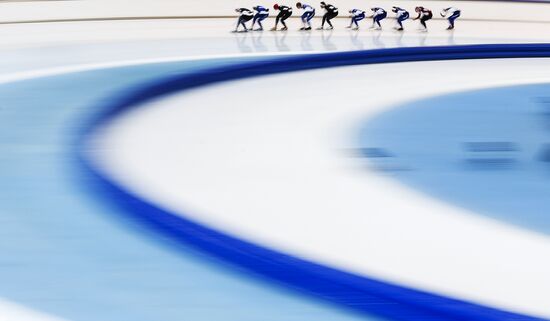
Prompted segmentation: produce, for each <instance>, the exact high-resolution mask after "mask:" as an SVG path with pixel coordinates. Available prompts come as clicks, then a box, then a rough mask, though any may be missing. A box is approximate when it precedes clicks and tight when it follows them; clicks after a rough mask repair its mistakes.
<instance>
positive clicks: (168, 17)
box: [0, 0, 550, 25]
mask: <svg viewBox="0 0 550 321" xmlns="http://www.w3.org/2000/svg"><path fill="white" fill-rule="evenodd" d="M465 1H467V0H465ZM483 1H487V2H501V1H499V0H494V1H489V0H483ZM527 3H540V2H531V1H529V2H527ZM542 3H544V2H542ZM548 5H550V2H549V3H548ZM320 17H321V15H316V16H315V17H314V19H320ZM269 18H270V19H274V16H270V17H269ZM299 18H300V17H299V16H292V17H290V19H294V20H298V19H299ZM197 19H235V20H236V19H237V16H235V15H224V16H135V17H97V18H70V19H44V20H19V21H1V22H0V25H17V24H32V23H71V22H94V21H96V22H100V21H133V20H197ZM335 19H339V20H340V19H350V18H349V17H348V16H338V17H336V18H335ZM386 19H390V20H395V17H387V18H386ZM432 20H446V19H445V18H440V17H438V16H437V15H434V17H433V18H432ZM460 20H463V21H476V22H499V23H503V22H509V23H550V19H549V20H527V19H476V18H464V17H460Z"/></svg>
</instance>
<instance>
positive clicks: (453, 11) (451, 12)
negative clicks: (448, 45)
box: [441, 7, 460, 30]
mask: <svg viewBox="0 0 550 321" xmlns="http://www.w3.org/2000/svg"><path fill="white" fill-rule="evenodd" d="M441 16H442V17H443V18H445V17H447V21H449V27H448V28H447V30H453V29H454V28H455V20H456V19H457V18H458V17H460V10H458V9H457V8H455V7H449V8H445V9H443V10H441Z"/></svg>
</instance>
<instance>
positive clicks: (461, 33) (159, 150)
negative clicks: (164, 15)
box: [0, 19, 550, 321]
mask: <svg viewBox="0 0 550 321" xmlns="http://www.w3.org/2000/svg"><path fill="white" fill-rule="evenodd" d="M233 23H234V21H233V20H228V19H210V20H208V19H196V20H177V19H165V20H154V21H147V20H128V21H108V22H107V21H94V22H63V23H31V24H13V25H3V26H2V29H1V31H0V36H2V39H3V42H2V44H1V45H0V49H1V51H0V58H1V59H0V66H1V68H0V70H1V72H0V83H1V84H2V86H1V87H0V93H1V96H2V97H3V101H4V102H3V106H2V107H0V114H1V115H2V119H1V121H2V123H3V124H2V127H1V130H2V132H3V136H2V137H3V138H2V140H1V141H0V148H2V158H1V162H2V167H1V170H0V176H1V177H2V179H1V180H0V181H1V182H2V185H3V188H2V190H3V193H2V194H3V195H2V202H1V205H0V206H1V207H0V211H1V212H2V213H3V215H2V225H1V227H0V231H1V232H0V237H1V239H2V241H1V242H0V253H1V257H2V258H3V264H2V267H1V269H2V270H1V272H2V273H0V279H1V280H0V283H1V284H2V286H0V296H1V297H3V298H5V300H6V302H8V301H11V302H9V303H5V304H4V303H2V305H0V308H1V309H2V310H3V311H4V312H5V313H3V314H2V316H0V319H2V317H4V318H6V316H7V319H6V320H8V319H9V320H48V318H49V316H44V315H42V314H41V313H47V314H49V315H52V316H55V318H60V319H66V320H133V321H135V320H182V319H193V320H259V319H261V320H283V319H284V320H304V319H307V320H313V319H315V320H358V319H367V320H368V319H369V317H365V316H363V315H355V314H352V313H351V312H349V311H347V310H343V309H340V308H339V307H335V306H332V305H328V304H326V303H324V302H319V301H317V300H313V299H311V298H310V297H307V296H302V295H300V294H296V293H295V292H292V291H288V290H287V289H285V288H282V287H279V286H278V285H273V284H269V283H266V282H264V281H260V280H257V279H255V278H253V277H250V276H245V275H244V274H241V273H240V272H239V271H235V270H232V269H230V268H227V267H226V266H224V265H223V264H221V263H220V262H218V261H215V260H212V259H210V258H208V257H207V256H204V255H203V254H200V253H197V252H195V251H194V250H192V249H187V250H186V251H187V252H188V255H182V251H181V249H178V250H177V251H176V250H174V247H175V246H176V245H174V244H172V243H171V242H170V241H169V240H164V239H160V240H159V238H158V236H156V235H152V234H151V233H149V232H148V231H147V230H145V229H144V228H143V227H141V226H140V225H139V224H136V223H135V222H128V221H127V220H125V219H124V218H121V217H120V215H119V214H118V213H117V211H118V209H116V208H113V207H111V206H110V205H109V204H102V203H100V202H99V201H98V200H97V199H96V198H94V197H93V195H90V192H89V190H88V189H86V188H85V187H82V186H81V185H85V183H84V184H82V182H81V177H80V175H79V174H78V170H77V169H74V167H75V165H74V164H73V160H72V159H71V157H72V156H71V151H72V149H74V148H75V146H72V144H73V140H72V138H73V137H74V135H76V132H77V128H78V127H79V124H81V123H82V122H83V121H84V120H85V119H87V118H88V117H90V115H93V114H94V113H95V112H99V111H97V110H90V108H89V106H97V103H98V102H100V101H101V100H102V99H106V98H107V97H111V96H112V95H116V94H119V93H121V92H124V89H125V88H127V87H132V86H135V85H136V84H139V83H141V82H145V81H147V80H151V79H155V78H157V77H161V76H166V75H171V74H181V73H186V72H191V71H194V70H197V69H199V68H206V67H211V66H213V65H221V64H227V63H234V62H235V61H236V60H235V59H236V58H239V59H240V58H242V57H245V56H246V57H247V59H259V58H261V56H270V55H281V54H283V55H284V54H299V53H305V52H323V51H346V50H357V49H374V48H389V47H400V46H425V45H454V44H472V43H513V42H521V43H527V42H534V43H536V42H547V41H548V33H547V32H546V31H545V30H547V29H548V28H550V27H549V26H548V25H547V24H544V23H521V22H514V23H512V22H491V23H490V26H488V25H487V23H484V22H480V21H464V22H460V21H459V24H458V28H457V30H455V31H454V32H447V31H444V30H443V29H444V22H442V21H434V22H433V23H432V24H431V26H430V28H431V30H430V32H429V33H419V32H417V31H416V30H414V29H415V27H416V25H415V24H413V23H409V24H408V25H407V27H408V29H409V30H407V31H406V32H405V33H401V34H400V33H396V32H394V31H392V30H391V24H392V23H393V21H392V20H388V21H386V25H385V29H384V30H383V31H381V32H378V31H369V30H366V29H363V30H360V31H358V32H354V31H349V30H345V29H342V27H343V26H344V25H345V23H347V21H344V20H338V21H337V22H336V24H337V30H334V31H313V32H306V33H302V32H298V31H295V30H291V31H289V32H287V33H281V32H268V31H265V32H262V33H256V32H255V33H247V34H231V33H229V30H230V29H231V28H233ZM292 23H293V25H297V21H293V22H292ZM364 26H365V27H366V26H367V23H365V24H364ZM206 58H210V60H205V59H206ZM227 58H231V59H227ZM548 64H549V62H548V60H547V59H529V60H523V59H518V60H513V61H511V60H505V61H504V60H502V61H501V60H493V61H469V62H463V61H455V62H431V63H410V64H409V63H405V64H395V65H380V66H378V65H377V66H370V67H348V68H336V69H331V70H320V71H312V72H304V73H293V74H291V75H290V76H291V77H288V78H287V77H286V76H285V77H282V76H270V77H264V78H258V79H254V80H246V81H238V82H235V83H229V84H223V85H220V86H212V87H209V88H204V89H199V90H196V91H194V92H192V93H189V94H185V95H182V96H178V95H176V96H173V97H168V98H166V99H164V100H161V101H157V102H154V103H152V104H151V105H149V106H145V108H142V109H140V110H139V111H138V112H136V113H132V114H129V115H128V116H127V117H123V118H121V119H119V120H117V123H116V124H115V125H116V126H113V127H110V128H107V129H106V130H105V131H104V132H102V133H101V136H99V137H101V138H104V139H98V141H97V142H96V143H97V145H95V147H96V148H98V149H99V151H97V154H96V157H97V159H98V160H99V163H100V165H102V166H103V167H102V168H104V170H105V171H106V172H108V173H109V174H110V175H112V176H113V177H114V178H115V179H117V180H120V181H122V182H123V183H124V184H125V185H126V186H127V187H128V188H129V189H130V190H132V191H136V192H138V193H139V194H140V195H141V196H143V197H144V198H146V199H151V200H153V201H154V202H155V203H158V204H160V205H161V206H165V207H167V208H170V209H172V210H174V211H176V212H177V211H180V210H181V209H185V211H186V213H188V212H189V210H191V213H193V214H194V215H196V217H194V218H195V219H197V220H198V221H200V222H203V223H205V224H207V225H209V226H213V227H215V228H217V229H219V230H222V231H226V232H231V233H234V234H237V235H239V236H241V237H243V238H245V239H247V240H251V241H253V242H257V243H259V244H261V245H266V246H272V247H275V248H277V249H280V250H283V251H285V252H286V253H291V254H294V255H297V256H301V257H305V258H308V259H311V260H314V261H317V262H320V263H324V264H327V265H330V266H334V267H337V268H340V269H343V270H349V271H353V272H357V273H359V274H362V273H364V274H369V275H375V276H377V277H380V278H384V279H389V280H392V281H395V282H400V283H403V284H406V285H409V286H413V287H419V288H422V289H427V290H430V291H434V292H437V293H441V294H445V295H449V296H453V297H459V298H464V299H468V300H472V301H476V302H479V303H482V304H487V305H491V306H495V307H498V308H502V309H505V310H512V311H514V312H519V313H526V314H530V315H533V316H540V317H546V318H550V310H549V309H548V304H547V299H546V298H548V297H549V295H550V293H548V291H549V290H550V283H549V282H550V280H549V279H548V273H546V271H548V270H549V268H550V262H549V261H548V259H547V258H546V257H544V256H542V257H541V253H548V250H549V248H548V247H549V246H550V243H549V241H548V236H547V234H545V233H541V232H540V231H536V230H533V229H529V228H528V227H525V226H519V225H516V224H514V223H513V222H511V221H509V220H497V219H495V218H494V217H491V216H486V215H477V213H475V212H474V211H473V210H472V209H471V208H468V207H467V206H462V205H463V204H462V205H461V206H456V205H455V204H453V203H447V202H444V201H442V200H439V199H435V198H433V197H432V196H430V195H431V194H429V193H426V194H425V193H424V192H422V190H415V189H411V188H410V186H415V185H414V184H413V183H414V182H413V183H411V182H410V181H407V178H403V177H393V176H396V175H393V174H390V175H388V173H380V172H379V171H376V170H372V168H370V167H368V166H367V164H369V163H368V162H366V161H365V160H364V159H361V158H357V157H352V154H350V153H348V152H349V151H350V150H356V149H360V148H364V147H373V146H374V145H373V146H371V145H367V146H364V145H363V144H364V142H365V141H366V142H369V140H368V139H369V137H371V136H368V135H367V138H365V137H363V136H361V133H364V131H363V129H364V128H365V124H369V122H368V121H369V119H371V117H373V116H375V115H377V114H378V113H381V112H385V111H387V110H389V109H390V108H393V107H397V106H398V105H399V106H401V105H405V106H406V105H407V103H408V102H410V101H414V100H418V99H423V98H429V97H430V96H433V95H442V94H448V93H452V92H456V91H465V90H476V89H479V88H487V87H493V86H503V85H517V84H532V83H536V84H541V83H546V82H548V80H550V79H549V78H550V77H548V76H547V75H546V73H545V70H547V68H545V67H541V66H548ZM473 70H475V71H476V72H475V75H474V72H473ZM75 72H78V73H75ZM287 76H289V75H287ZM397 84H400V86H399V88H400V92H399V95H395V94H393V93H394V91H395V88H396V87H397ZM274 88H276V90H284V92H285V93H288V94H289V95H290V96H289V98H288V99H289V103H286V104H280V103H279V102H278V100H271V99H265V97H266V96H268V97H269V96H271V95H273V92H274V91H276V90H274ZM327 89H328V90H331V91H332V92H333V94H332V95H331V99H326V98H327V97H326V96H325V95H320V93H323V92H326V91H327ZM243 92H244V93H246V103H243V102H242V100H243V98H242V93H243ZM304 92H307V93H308V95H304ZM212 97H216V99H220V101H222V98H224V99H223V101H224V102H225V103H224V104H212V103H210V102H211V101H212ZM205 100H206V101H207V102H209V103H205ZM255 102H257V103H255ZM290 102H291V103H290ZM153 107H154V108H153ZM260 108H261V109H260ZM405 108H406V107H405ZM390 123H391V122H390ZM518 130H521V128H520V129H518ZM251 133H253V134H251ZM489 138H491V139H492V138H493V137H489ZM489 138H484V140H488V139H489ZM510 139H511V138H507V141H508V140H510ZM378 143H380V144H382V143H384V144H385V143H386V142H379V141H376V146H374V147H379V146H378ZM152 151H154V152H155V153H153V152H152ZM375 165H376V164H375ZM390 165H391V166H394V164H390ZM398 165H399V164H398ZM369 168H370V169H369ZM67 169H70V170H67ZM400 175H401V174H400ZM397 176H398V175H397ZM402 182H405V184H402ZM312 186H313V188H312ZM152 187H153V188H152ZM388 191H390V193H388ZM395 194H398V195H400V199H399V202H396V200H395V198H394V195H395ZM213 195H215V199H216V201H215V202H213V201H212V199H213V197H214V196H213ZM275 195H276V197H275ZM334 195H337V197H334ZM29 199H31V200H32V202H30V201H28V200H29ZM320 200H325V202H320ZM411 209H414V213H415V216H409V215H403V213H408V212H410V210H411ZM404 210H407V211H408V212H404ZM377 211H378V212H380V211H383V212H384V213H385V215H372V214H371V213H373V212H374V213H376V212H377ZM258 213H262V215H261V216H260V215H258ZM236 219H237V220H236ZM413 227H414V228H413ZM436 227H437V228H436ZM304 230H307V231H308V233H304ZM327 235H330V236H331V237H327ZM465 235H467V237H465ZM487 235H491V237H487ZM434 239H435V240H438V242H437V243H435V244H434ZM404 240H406V246H405V245H404V244H403V241H404ZM177 246H179V245H177ZM442 248H444V249H445V250H444V251H442V250H441V249H442ZM525 249H529V250H527V251H526V250H525ZM186 251H183V252H186ZM388 253H391V255H388ZM419 257H421V258H425V259H424V260H418V258H419ZM434 257H437V258H444V259H441V260H437V261H434V260H433V258H434ZM430 258H431V259H430ZM403 262H406V263H407V265H405V264H403ZM403 267H407V269H406V270H403ZM0 302H2V301H0ZM12 302H15V303H12ZM16 304H17V305H16ZM36 311H40V312H36ZM8 312H9V313H8ZM52 318H54V317H52Z"/></svg>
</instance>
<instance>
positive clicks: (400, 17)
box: [391, 7, 410, 31]
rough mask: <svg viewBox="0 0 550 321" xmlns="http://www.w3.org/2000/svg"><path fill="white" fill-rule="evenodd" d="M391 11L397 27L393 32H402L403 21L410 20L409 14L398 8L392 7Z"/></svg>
mask: <svg viewBox="0 0 550 321" xmlns="http://www.w3.org/2000/svg"><path fill="white" fill-rule="evenodd" d="M391 11H392V12H393V13H395V19H396V21H397V27H396V28H395V30H398V31H403V30H404V29H403V21H405V20H407V19H409V18H410V14H409V12H408V11H407V10H405V9H403V8H399V7H393V8H392V10H391Z"/></svg>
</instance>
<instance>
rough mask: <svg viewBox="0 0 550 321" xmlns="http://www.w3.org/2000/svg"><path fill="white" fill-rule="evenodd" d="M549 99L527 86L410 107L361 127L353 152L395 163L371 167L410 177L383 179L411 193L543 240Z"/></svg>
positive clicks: (547, 228) (548, 206)
mask: <svg viewBox="0 0 550 321" xmlns="http://www.w3.org/2000/svg"><path fill="white" fill-rule="evenodd" d="M549 92H550V84H533V85H521V86H506V87H497V88H490V89H480V90H472V91H466V92H459V93H453V94H447V95H441V96H436V97H430V98H426V99H421V100H417V101H410V102H407V103H406V104H402V105H396V106H393V108H391V109H389V110H388V111H386V112H383V113H381V114H379V115H377V116H375V117H372V118H370V119H368V120H367V122H366V123H365V124H364V125H363V126H362V128H361V132H360V144H361V146H362V147H365V148H369V147H372V146H375V147H376V148H382V149H383V150H386V151H388V152H389V153H391V154H392V155H395V156H396V157H388V158H386V159H385V160H384V159H382V158H379V159H377V160H376V159H372V160H373V162H372V164H373V165H374V166H375V168H381V169H384V168H386V169H388V168H389V169H390V170H391V167H392V166H397V167H398V168H408V169H410V170H406V171H403V170H396V171H392V172H391V177H393V178H395V179H398V180H400V181H401V182H404V183H406V184H408V185H410V186H412V187H413V188H415V189H416V190H420V191H424V192H426V193H428V194H430V195H433V196H435V197H436V198H438V199H442V200H445V201H447V202H451V203H455V204H457V205H459V206H461V207H467V208H471V209H473V211H474V212H476V213H478V214H483V215H486V216H489V217H492V218H495V219H498V220H501V221H504V222H507V223H511V224H514V225H518V226H521V227H523V228H528V229H531V230H533V231H537V232H540V233H545V234H550V215H549V214H548V213H550V198H549V197H548V188H549V186H550V180H549V177H548V169H549V166H550V163H549V162H550V147H549V145H548V143H549V142H550V117H549V115H550V109H549V107H550V105H549V102H550V99H549V97H548V93H549ZM388 165H389V166H388Z"/></svg>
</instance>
